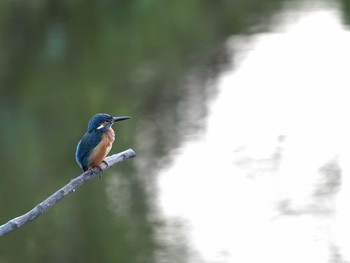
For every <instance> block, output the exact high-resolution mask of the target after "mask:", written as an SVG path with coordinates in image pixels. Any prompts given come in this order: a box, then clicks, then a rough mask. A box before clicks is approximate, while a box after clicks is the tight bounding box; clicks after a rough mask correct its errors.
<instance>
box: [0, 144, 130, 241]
mask: <svg viewBox="0 0 350 263" xmlns="http://www.w3.org/2000/svg"><path fill="white" fill-rule="evenodd" d="M135 155H136V153H135V152H134V151H133V150H132V149H128V150H126V151H124V152H120V153H117V154H114V155H112V156H109V157H107V158H106V159H105V162H106V163H101V164H100V168H101V169H102V170H106V169H108V168H110V167H111V166H113V165H115V164H117V163H120V162H122V161H124V160H125V159H128V158H132V157H135ZM107 164H108V165H107ZM100 172H101V171H100V169H98V168H97V167H95V168H92V169H90V170H88V171H86V172H84V173H83V174H81V175H80V176H78V177H76V178H74V179H72V180H71V181H70V182H69V183H68V184H66V185H65V186H63V187H62V188H61V189H59V190H58V191H57V192H56V193H54V194H52V195H51V196H49V197H48V198H46V199H45V200H44V201H43V202H41V203H40V204H38V205H36V206H35V207H34V208H33V209H32V210H30V211H29V212H27V213H25V214H24V215H21V216H19V217H16V218H13V219H11V220H10V221H8V222H7V223H5V224H3V225H1V226H0V237H2V236H4V235H6V234H8V233H10V232H12V231H14V230H16V229H17V228H20V227H22V226H23V225H25V224H27V223H29V222H31V221H33V220H34V219H36V218H37V217H38V216H40V215H41V214H43V213H44V212H46V211H47V210H48V209H49V208H51V207H52V206H54V205H55V204H56V203H57V202H59V201H60V200H61V199H63V198H64V197H65V196H67V195H68V194H70V193H71V192H74V191H75V189H77V188H78V187H79V186H81V185H82V184H84V183H85V182H87V181H89V180H91V179H92V178H93V177H94V176H95V174H98V173H100Z"/></svg>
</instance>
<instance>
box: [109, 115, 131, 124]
mask: <svg viewBox="0 0 350 263" xmlns="http://www.w3.org/2000/svg"><path fill="white" fill-rule="evenodd" d="M130 118H131V117H129V116H119V117H113V120H112V123H115V122H117V121H123V120H127V119H130Z"/></svg>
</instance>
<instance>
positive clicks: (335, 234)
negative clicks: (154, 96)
mask: <svg viewBox="0 0 350 263" xmlns="http://www.w3.org/2000/svg"><path fill="white" fill-rule="evenodd" d="M278 17H279V19H281V18H283V21H278V23H280V25H279V26H276V27H275V29H274V30H273V32H272V33H264V34H258V35H255V36H253V37H250V38H248V37H237V36H235V37H233V38H232V39H230V40H229V41H228V45H229V47H230V48H232V49H233V50H235V52H238V56H236V57H235V58H234V59H235V60H237V61H236V63H235V64H236V65H237V64H238V65H239V66H238V67H236V68H235V69H232V70H231V71H230V72H228V73H225V74H223V75H222V76H221V77H219V79H218V82H217V85H218V90H219V95H218V97H217V99H216V100H215V101H214V102H213V103H212V105H211V106H210V112H209V117H208V120H207V128H206V132H205V133H204V135H203V136H202V137H201V138H200V139H198V140H196V141H191V142H186V143H185V145H183V147H182V148H181V151H179V153H177V154H176V155H175V156H174V162H173V164H172V166H171V167H168V168H167V169H166V170H163V171H162V172H161V173H160V175H159V189H160V197H159V200H160V201H159V205H160V209H161V211H162V213H163V215H164V217H165V218H168V219H169V220H170V221H171V220H174V219H175V220H180V221H182V222H183V224H184V225H185V226H186V227H187V239H188V241H189V243H190V246H191V249H192V251H193V253H192V254H193V256H192V259H191V260H190V262H240V263H242V262H249V263H250V262H270V263H274V262H278V263H280V262H284V263H286V262H291V263H292V262H293V263H295V262H305V263H310V262H317V263H321V262H347V261H350V227H348V225H349V222H350V220H349V219H350V211H349V209H350V204H349V203H350V196H349V194H348V193H350V183H349V180H348V178H347V177H348V176H349V173H348V169H349V165H348V164H349V163H350V139H349V137H350V125H349V123H350V118H349V116H350V103H349V98H350V95H349V94H350V93H349V91H350V80H349V79H350V78H349V76H350V75H349V74H350V71H349V70H350V33H349V32H348V31H346V30H345V29H344V27H343V26H342V25H341V22H340V18H339V17H340V15H339V13H338V12H337V10H336V9H334V8H319V9H318V10H310V9H304V10H297V11H295V10H294V11H293V12H292V11H288V12H284V13H282V14H280V15H279V16H278ZM195 255H196V256H195Z"/></svg>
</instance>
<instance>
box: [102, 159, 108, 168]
mask: <svg viewBox="0 0 350 263" xmlns="http://www.w3.org/2000/svg"><path fill="white" fill-rule="evenodd" d="M102 162H103V163H104V164H105V165H107V167H108V168H109V164H108V163H107V162H106V161H105V160H102Z"/></svg>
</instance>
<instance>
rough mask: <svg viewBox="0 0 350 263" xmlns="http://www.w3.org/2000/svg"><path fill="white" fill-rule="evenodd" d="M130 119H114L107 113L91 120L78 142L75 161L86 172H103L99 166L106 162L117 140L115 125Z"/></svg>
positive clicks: (97, 115) (127, 117) (124, 117)
mask: <svg viewBox="0 0 350 263" xmlns="http://www.w3.org/2000/svg"><path fill="white" fill-rule="evenodd" d="M130 118H131V117H130V116H118V117H112V116H111V115H109V114H107V113H98V114H95V115H94V116H93V117H92V118H91V119H90V121H89V124H88V127H87V131H86V133H85V134H84V136H83V138H82V139H81V140H80V141H79V142H78V145H77V148H76V152H75V160H76V162H77V164H78V165H79V167H80V168H81V169H82V170H83V171H84V172H85V171H87V170H89V169H90V168H93V167H98V168H99V169H100V170H101V171H102V169H101V167H100V166H99V165H100V164H101V163H102V162H105V161H104V158H105V157H106V156H107V154H108V153H109V151H110V150H111V149H112V144H113V142H114V140H115V133H114V130H113V129H112V125H113V123H115V122H118V121H123V120H127V119H130ZM105 163H106V162H105ZM106 164H107V163H106ZM107 165H108V164H107Z"/></svg>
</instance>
